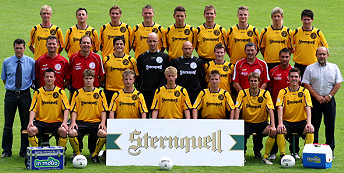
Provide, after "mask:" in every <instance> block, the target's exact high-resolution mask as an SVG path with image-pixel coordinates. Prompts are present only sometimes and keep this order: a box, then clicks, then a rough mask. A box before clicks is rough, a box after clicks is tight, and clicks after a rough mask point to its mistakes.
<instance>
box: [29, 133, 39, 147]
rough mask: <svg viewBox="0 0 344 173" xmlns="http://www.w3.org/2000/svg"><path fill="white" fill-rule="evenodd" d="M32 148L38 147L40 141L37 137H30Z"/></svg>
mask: <svg viewBox="0 0 344 173" xmlns="http://www.w3.org/2000/svg"><path fill="white" fill-rule="evenodd" d="M28 139H29V142H30V145H31V147H38V139H37V137H36V135H34V136H29V137H28Z"/></svg>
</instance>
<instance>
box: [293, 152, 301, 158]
mask: <svg viewBox="0 0 344 173" xmlns="http://www.w3.org/2000/svg"><path fill="white" fill-rule="evenodd" d="M291 156H294V154H293V153H292V154H291ZM294 158H295V159H301V157H300V156H299V154H297V153H295V157H294Z"/></svg>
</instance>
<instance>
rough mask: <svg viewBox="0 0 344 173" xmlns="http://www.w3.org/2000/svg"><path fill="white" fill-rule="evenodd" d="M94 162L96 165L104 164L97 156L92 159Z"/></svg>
mask: <svg viewBox="0 0 344 173" xmlns="http://www.w3.org/2000/svg"><path fill="white" fill-rule="evenodd" d="M92 161H93V162H94V163H102V161H101V160H100V159H99V157H98V155H95V156H94V157H92Z"/></svg>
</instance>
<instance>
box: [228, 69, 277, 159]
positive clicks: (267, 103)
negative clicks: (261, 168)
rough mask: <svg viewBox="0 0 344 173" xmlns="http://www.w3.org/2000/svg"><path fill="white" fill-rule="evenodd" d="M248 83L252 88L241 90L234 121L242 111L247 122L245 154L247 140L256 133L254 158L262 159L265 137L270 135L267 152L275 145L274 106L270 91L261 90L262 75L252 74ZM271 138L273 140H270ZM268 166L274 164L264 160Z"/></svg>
mask: <svg viewBox="0 0 344 173" xmlns="http://www.w3.org/2000/svg"><path fill="white" fill-rule="evenodd" d="M248 81H249V84H250V88H248V89H244V90H240V92H239V94H238V97H237V101H236V104H235V107H236V109H235V115H234V119H239V116H240V112H241V110H242V116H241V118H242V119H244V121H245V138H244V146H245V153H246V150H247V147H246V143H247V139H248V138H249V137H250V135H251V134H253V133H256V135H257V140H254V146H253V151H254V157H255V158H258V159H262V155H261V153H260V150H261V149H262V148H263V144H262V140H263V137H264V136H266V135H269V139H268V140H267V141H266V144H265V150H268V151H271V149H272V147H273V145H274V140H270V139H274V138H275V136H276V128H275V120H274V112H273V109H274V105H273V103H272V99H271V96H270V93H269V91H267V90H264V89H260V88H259V87H258V86H259V83H260V75H259V74H258V73H257V72H252V73H250V74H249V75H248ZM267 113H269V115H270V125H269V124H268V115H267ZM270 137H271V138H270ZM262 161H263V162H264V163H266V164H272V162H270V161H269V160H267V159H266V158H264V159H262Z"/></svg>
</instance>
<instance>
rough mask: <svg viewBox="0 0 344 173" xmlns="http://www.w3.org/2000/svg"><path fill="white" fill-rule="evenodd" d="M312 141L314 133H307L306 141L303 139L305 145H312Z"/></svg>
mask: <svg viewBox="0 0 344 173" xmlns="http://www.w3.org/2000/svg"><path fill="white" fill-rule="evenodd" d="M313 141H314V133H307V134H306V139H305V144H312V143H313Z"/></svg>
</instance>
